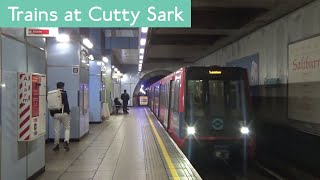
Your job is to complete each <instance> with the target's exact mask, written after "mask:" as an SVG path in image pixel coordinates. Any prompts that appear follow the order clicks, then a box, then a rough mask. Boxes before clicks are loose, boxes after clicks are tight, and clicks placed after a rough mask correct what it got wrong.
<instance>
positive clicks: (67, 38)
mask: <svg viewBox="0 0 320 180" xmlns="http://www.w3.org/2000/svg"><path fill="white" fill-rule="evenodd" d="M56 40H57V41H58V42H62V43H66V42H69V41H70V36H69V35H68V34H59V35H58V36H57V37H56Z"/></svg>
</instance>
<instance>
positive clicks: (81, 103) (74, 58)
mask: <svg viewBox="0 0 320 180" xmlns="http://www.w3.org/2000/svg"><path fill="white" fill-rule="evenodd" d="M77 35H78V34H77ZM77 35H75V36H77ZM47 46H48V47H47V48H48V53H47V56H48V67H47V68H48V71H47V72H48V90H53V89H56V83H57V82H59V81H62V82H64V83H65V90H66V91H67V93H68V98H69V105H70V110H71V135H70V138H71V140H80V138H81V137H82V136H84V135H85V134H86V133H88V131H89V66H88V65H87V64H88V58H87V55H89V53H88V52H89V51H88V49H86V48H85V47H84V46H82V45H81V43H80V42H79V41H78V40H71V41H70V42H68V43H59V42H57V41H56V39H55V38H51V39H49V40H48V43H47ZM48 126H49V138H50V139H52V138H54V133H53V120H52V117H50V119H49V122H48ZM60 137H64V136H63V132H61V136H60Z"/></svg>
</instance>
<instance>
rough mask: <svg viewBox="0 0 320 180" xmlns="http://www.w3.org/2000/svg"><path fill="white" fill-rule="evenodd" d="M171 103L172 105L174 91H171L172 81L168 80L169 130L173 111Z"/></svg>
mask: <svg viewBox="0 0 320 180" xmlns="http://www.w3.org/2000/svg"><path fill="white" fill-rule="evenodd" d="M173 105H174V91H173V81H170V87H169V106H168V109H169V113H168V127H167V129H168V130H169V129H170V128H171V127H170V124H171V121H172V112H173Z"/></svg>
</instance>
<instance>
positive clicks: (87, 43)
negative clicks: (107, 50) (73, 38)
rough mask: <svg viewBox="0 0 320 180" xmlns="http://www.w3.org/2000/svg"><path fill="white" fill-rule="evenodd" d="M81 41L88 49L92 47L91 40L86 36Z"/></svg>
mask: <svg viewBox="0 0 320 180" xmlns="http://www.w3.org/2000/svg"><path fill="white" fill-rule="evenodd" d="M82 43H83V44H84V45H85V46H87V47H88V48H89V49H92V48H93V44H92V43H91V41H90V40H89V39H88V38H85V39H83V41H82Z"/></svg>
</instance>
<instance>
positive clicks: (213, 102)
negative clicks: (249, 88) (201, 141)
mask: <svg viewBox="0 0 320 180" xmlns="http://www.w3.org/2000/svg"><path fill="white" fill-rule="evenodd" d="M207 72H208V71H207ZM217 72H218V71H217ZM200 74H201V73H200ZM233 76H234V77H233ZM230 77H232V78H230ZM242 77H244V76H242V75H241V73H240V74H236V73H235V72H233V75H232V76H231V75H230V76H229V77H227V76H224V75H223V74H215V75H212V74H209V75H206V76H201V75H199V74H198V75H196V76H195V77H192V78H189V79H187V100H186V121H187V124H188V125H192V126H194V127H195V129H196V131H197V133H198V135H200V136H234V135H235V134H237V133H239V134H240V131H239V129H240V127H241V125H242V124H243V123H244V122H245V121H246V120H247V119H246V118H247V112H246V111H247V107H246V106H247V97H246V95H245V94H246V93H245V90H246V88H245V84H246V83H245V82H244V81H245V80H244V79H242Z"/></svg>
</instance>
